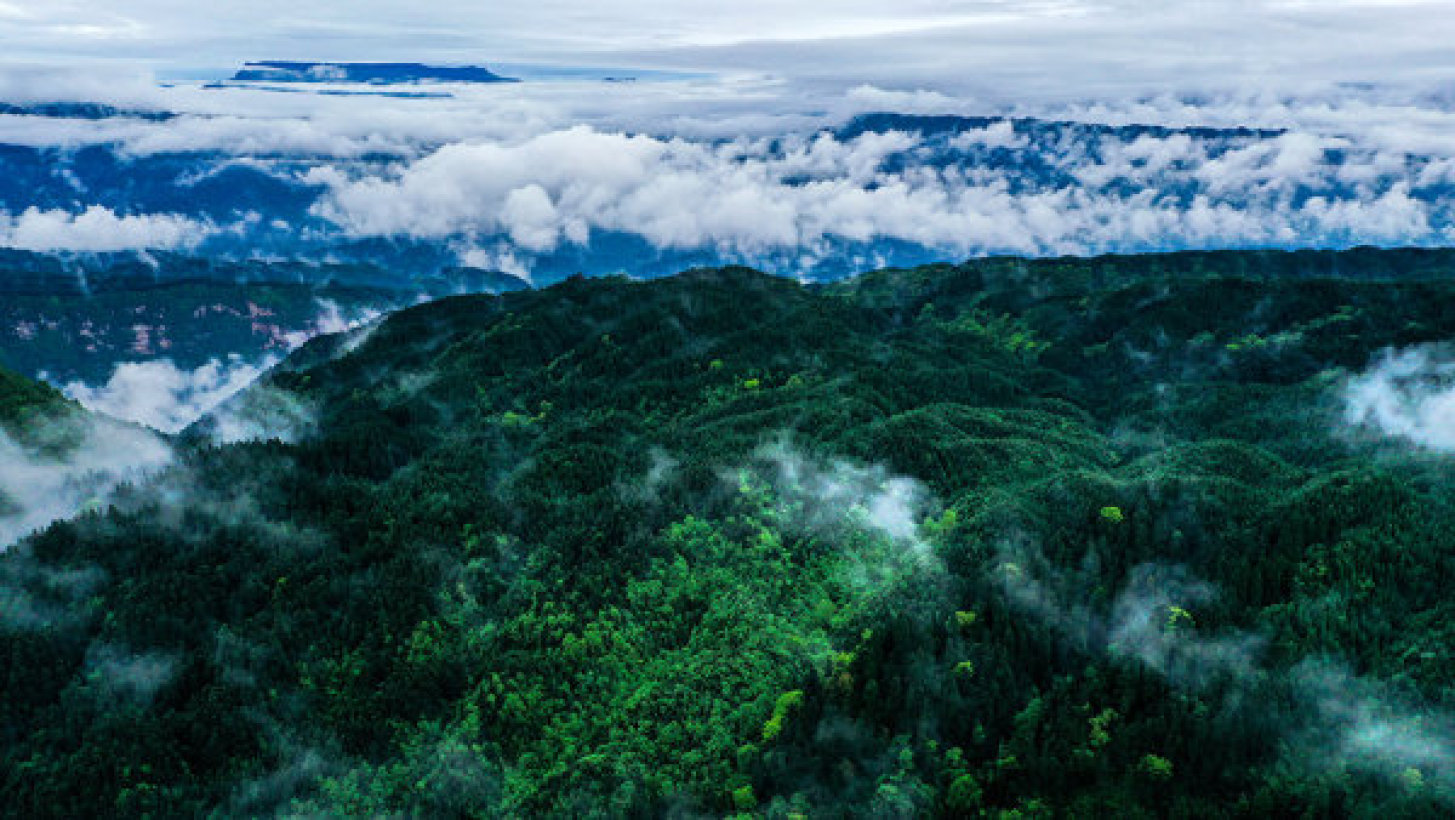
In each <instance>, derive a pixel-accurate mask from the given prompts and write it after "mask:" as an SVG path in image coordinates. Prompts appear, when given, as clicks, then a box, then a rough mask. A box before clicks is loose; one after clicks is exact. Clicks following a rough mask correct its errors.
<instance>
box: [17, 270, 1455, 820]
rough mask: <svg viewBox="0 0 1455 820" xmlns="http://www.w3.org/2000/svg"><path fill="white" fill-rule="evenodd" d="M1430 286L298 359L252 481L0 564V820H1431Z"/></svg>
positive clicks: (268, 391)
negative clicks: (5, 818)
mask: <svg viewBox="0 0 1455 820" xmlns="http://www.w3.org/2000/svg"><path fill="white" fill-rule="evenodd" d="M1452 274H1455V264H1451V263H1450V261H1449V259H1448V257H1447V255H1445V254H1439V253H1424V252H1416V251H1390V252H1379V251H1353V252H1348V253H1344V254H1324V253H1317V254H1315V253H1310V254H1260V253H1246V254H1245V253H1227V254H1174V255H1166V256H1153V257H1109V258H1103V259H1094V260H1077V259H1062V260H1046V261H1041V262H1025V261H1020V260H1014V259H992V260H984V261H980V262H975V263H969V264H966V265H964V266H959V267H951V266H941V267H933V268H922V269H916V270H904V271H883V272H878V273H873V274H868V275H864V276H861V277H858V278H856V279H853V280H849V281H846V282H843V283H840V284H836V285H829V286H803V285H800V284H798V283H795V282H793V281H790V280H786V279H780V278H775V277H771V276H768V275H765V274H762V273H758V272H755V271H751V270H747V269H741V268H729V269H712V270H697V271H689V272H686V273H684V274H682V275H679V276H676V277H672V278H668V279H663V280H657V281H651V282H637V281H631V280H628V279H626V278H620V277H617V278H604V279H581V278H576V279H572V280H569V281H566V282H564V283H561V284H559V285H556V286H553V287H550V288H547V289H544V290H540V291H529V292H521V293H510V294H505V295H500V296H463V297H456V298H449V299H444V300H441V301H438V302H435V303H432V304H428V305H423V306H420V307H415V308H411V309H408V310H404V311H401V312H399V313H396V314H394V315H392V316H391V317H389V318H388V319H387V320H385V321H384V322H382V323H381V324H379V325H378V326H376V327H374V328H372V329H369V330H366V331H356V332H354V333H352V334H350V335H347V336H328V337H323V338H319V339H315V340H314V341H312V342H310V343H309V344H308V345H306V346H305V347H304V348H302V349H301V350H299V351H298V352H297V353H295V354H294V355H293V356H292V357H291V358H290V359H288V360H287V361H286V362H285V363H284V364H283V365H282V366H280V367H279V368H278V369H277V370H275V371H274V372H273V373H272V374H271V375H270V376H269V377H267V378H266V379H265V382H264V383H263V384H260V385H258V386H257V387H255V388H254V389H253V390H252V391H251V393H250V394H245V395H244V396H243V397H242V398H241V402H242V404H243V405H247V403H248V402H249V401H251V402H253V403H254V404H255V405H258V406H261V407H263V408H264V409H265V410H266V409H268V408H276V407H278V406H279V403H280V402H281V403H282V404H283V405H285V406H286V407H287V409H288V412H287V413H272V412H261V411H260V412H261V415H258V418H259V419H262V420H267V421H272V422H277V421H279V420H282V421H286V422H287V425H286V427H287V429H282V428H276V427H275V428H273V429H272V430H271V431H270V433H271V434H276V437H275V438H271V439H270V440H266V441H265V440H254V441H250V442H245V443H240V444H231V445H226V446H221V445H216V444H214V443H213V438H212V437H211V435H210V434H211V431H212V430H213V429H214V428H215V426H216V424H217V423H218V422H217V421H213V420H204V421H203V422H201V423H199V424H198V425H197V426H195V427H194V428H193V429H191V430H189V431H187V432H186V433H184V434H183V435H182V436H180V437H178V438H176V439H175V440H170V441H168V442H167V447H169V448H170V450H171V457H170V459H169V460H168V461H167V463H166V465H165V466H156V468H155V469H152V470H150V471H149V472H147V473H146V475H145V476H144V477H142V478H137V479H136V480H135V481H134V482H132V483H130V484H127V485H124V486H120V487H118V488H117V489H116V490H115V492H113V493H111V494H110V495H109V496H107V499H106V503H105V504H94V505H91V506H90V507H88V508H87V509H86V510H85V511H84V512H83V513H82V514H81V515H80V516H79V517H77V518H75V519H72V520H68V521H64V522H61V523H57V524H54V525H52V526H50V527H49V528H48V529H46V530H45V531H43V532H41V533H39V534H37V535H35V536H33V537H30V538H27V539H25V540H23V541H21V542H20V543H18V544H16V545H14V546H11V547H10V548H9V549H8V551H6V552H5V553H4V554H3V555H0V585H3V586H0V593H3V594H4V596H5V598H4V600H5V604H4V606H3V607H0V670H3V672H0V738H3V742H0V807H3V808H0V811H3V812H4V813H5V814H7V815H10V816H17V817H45V816H57V817H84V816H143V815H149V816H192V815H199V814H200V815H207V814H213V813H215V814H220V815H233V814H237V815H272V814H284V815H288V814H296V815H307V816H315V815H323V816H328V815H375V816H377V815H390V814H400V815H408V816H441V817H454V816H460V817H470V816H478V817H487V816H538V815H549V816H624V815H625V816H633V815H635V816H661V815H667V816H698V815H706V816H729V815H744V816H764V817H782V818H787V817H835V816H866V815H867V816H888V817H894V816H952V817H974V816H992V817H1032V816H1048V817H1049V816H1108V817H1158V816H1186V817H1208V816H1230V817H1247V816H1279V817H1282V816H1299V815H1304V816H1341V815H1357V816H1370V815H1385V816H1389V817H1397V816H1443V815H1446V814H1448V812H1450V811H1451V810H1452V808H1455V757H1452V755H1455V745H1452V744H1455V722H1452V720H1451V715H1452V712H1451V710H1452V709H1455V653H1452V651H1451V649H1450V646H1451V642H1450V629H1451V627H1450V624H1451V623H1452V616H1455V599H1452V598H1451V596H1450V595H1449V594H1448V589H1449V583H1450V581H1451V579H1452V578H1455V505H1452V496H1451V493H1450V492H1449V488H1450V482H1451V479H1452V477H1455V460H1452V459H1455V455H1450V454H1448V453H1447V450H1449V449H1455V429H1452V428H1455V425H1452V424H1451V422H1450V416H1449V413H1448V407H1449V406H1451V404H1450V402H1451V399H1450V395H1451V394H1450V393H1449V391H1450V390H1451V381H1452V378H1455V355H1452V354H1451V350H1450V349H1449V348H1447V347H1446V346H1445V345H1446V344H1447V342H1448V341H1449V340H1450V339H1451V337H1452V336H1455V319H1452V317H1455V312H1452V308H1455V278H1452ZM38 390H40V388H34V387H30V386H28V385H27V384H26V383H24V382H23V380H19V379H18V378H12V377H9V376H5V377H4V381H3V382H0V391H3V392H0V407H6V408H8V407H9V406H11V401H10V399H8V398H4V397H8V396H12V395H15V396H24V395H26V394H27V392H35V391H38ZM16 401H28V400H27V399H17V400H16ZM1441 402H1444V404H1442V403H1441ZM244 409H246V407H244ZM0 412H3V413H5V414H6V415H5V418H6V419H9V418H13V417H14V416H13V415H12V414H10V411H9V410H0ZM1442 436H1443V437H1442ZM263 438H268V436H264V437H263Z"/></svg>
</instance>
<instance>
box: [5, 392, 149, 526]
mask: <svg viewBox="0 0 1455 820" xmlns="http://www.w3.org/2000/svg"><path fill="white" fill-rule="evenodd" d="M171 462H172V450H171V448H170V447H168V446H167V444H166V443H165V442H163V441H162V440H161V439H160V438H158V437H157V436H156V435H155V434H153V433H151V432H149V431H147V430H143V429H140V428H137V427H133V426H131V425H127V424H120V423H117V422H113V421H109V420H105V419H95V418H90V417H85V416H83V415H81V414H73V415H67V416H64V417H61V418H56V419H50V420H43V421H38V422H36V424H35V426H34V427H33V428H32V429H29V430H28V431H27V437H26V440H25V441H20V440H17V439H15V438H12V437H10V436H8V435H4V434H0V547H5V546H9V545H10V544H13V543H14V542H15V541H16V540H17V539H19V538H21V537H22V536H24V535H27V534H29V533H31V532H33V531H35V530H38V529H41V528H44V527H45V526H47V525H49V524H50V523H52V522H54V521H57V520H59V519H63V518H70V517H72V516H74V515H76V514H77V513H78V512H80V511H82V510H83V509H86V508H100V507H103V506H104V505H106V504H107V503H108V500H109V499H110V498H111V494H112V492H113V491H114V490H115V489H116V488H117V487H118V486H120V485H121V484H123V483H126V482H130V481H136V480H139V479H141V478H143V477H145V476H146V475H149V474H152V473H155V472H157V471H159V470H161V469H163V468H165V467H166V466H167V465H169V464H170V463H171Z"/></svg>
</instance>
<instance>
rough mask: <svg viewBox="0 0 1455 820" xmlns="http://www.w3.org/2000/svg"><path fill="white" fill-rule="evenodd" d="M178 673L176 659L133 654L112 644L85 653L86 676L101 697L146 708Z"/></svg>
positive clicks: (147, 654)
mask: <svg viewBox="0 0 1455 820" xmlns="http://www.w3.org/2000/svg"><path fill="white" fill-rule="evenodd" d="M176 673H177V656H176V655H174V654H169V653H163V652H140V653H138V652H132V651H131V650H129V649H127V648H126V647H122V646H117V645H113V644H103V643H93V644H91V646H90V648H89V649H87V651H86V662H85V670H84V674H85V676H86V679H87V680H88V681H89V682H90V683H91V685H92V686H93V687H95V690H96V692H97V694H98V695H100V696H101V697H104V698H107V699H109V700H123V701H128V702H131V703H134V704H139V705H142V706H145V705H147V704H149V703H151V700H152V698H153V697H154V696H155V695H156V694H157V692H158V691H160V690H161V688H162V687H164V686H166V685H167V684H168V683H171V682H172V680H173V679H174V678H175V677H176Z"/></svg>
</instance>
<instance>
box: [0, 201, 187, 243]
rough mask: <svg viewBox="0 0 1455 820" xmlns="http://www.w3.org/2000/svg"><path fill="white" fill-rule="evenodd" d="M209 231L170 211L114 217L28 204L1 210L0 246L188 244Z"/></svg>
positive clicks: (101, 211) (96, 210) (98, 210)
mask: <svg viewBox="0 0 1455 820" xmlns="http://www.w3.org/2000/svg"><path fill="white" fill-rule="evenodd" d="M212 232H213V229H212V228H211V227H209V226H207V225H204V224H203V223H201V222H198V221H196V220H192V219H188V218H187V217H184V216H178V215H174V214H137V215H119V214H117V213H116V212H115V211H112V210H111V209H110V208H105V207H102V206H100V205H93V206H91V207H89V208H87V209H86V210H84V211H81V212H80V213H72V212H70V211H62V210H49V211H43V210H41V209H39V208H34V207H32V208H27V209H26V210H25V211H24V212H22V213H21V214H20V215H19V216H12V215H11V214H8V213H6V212H4V211H0V247H6V248H18V249H20V250H27V251H85V252H104V251H127V250H144V249H149V248H151V249H166V250H173V249H179V248H193V247H196V246H197V245H199V244H201V242H202V241H203V240H204V239H206V238H207V237H208V235H209V234H211V233H212Z"/></svg>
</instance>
